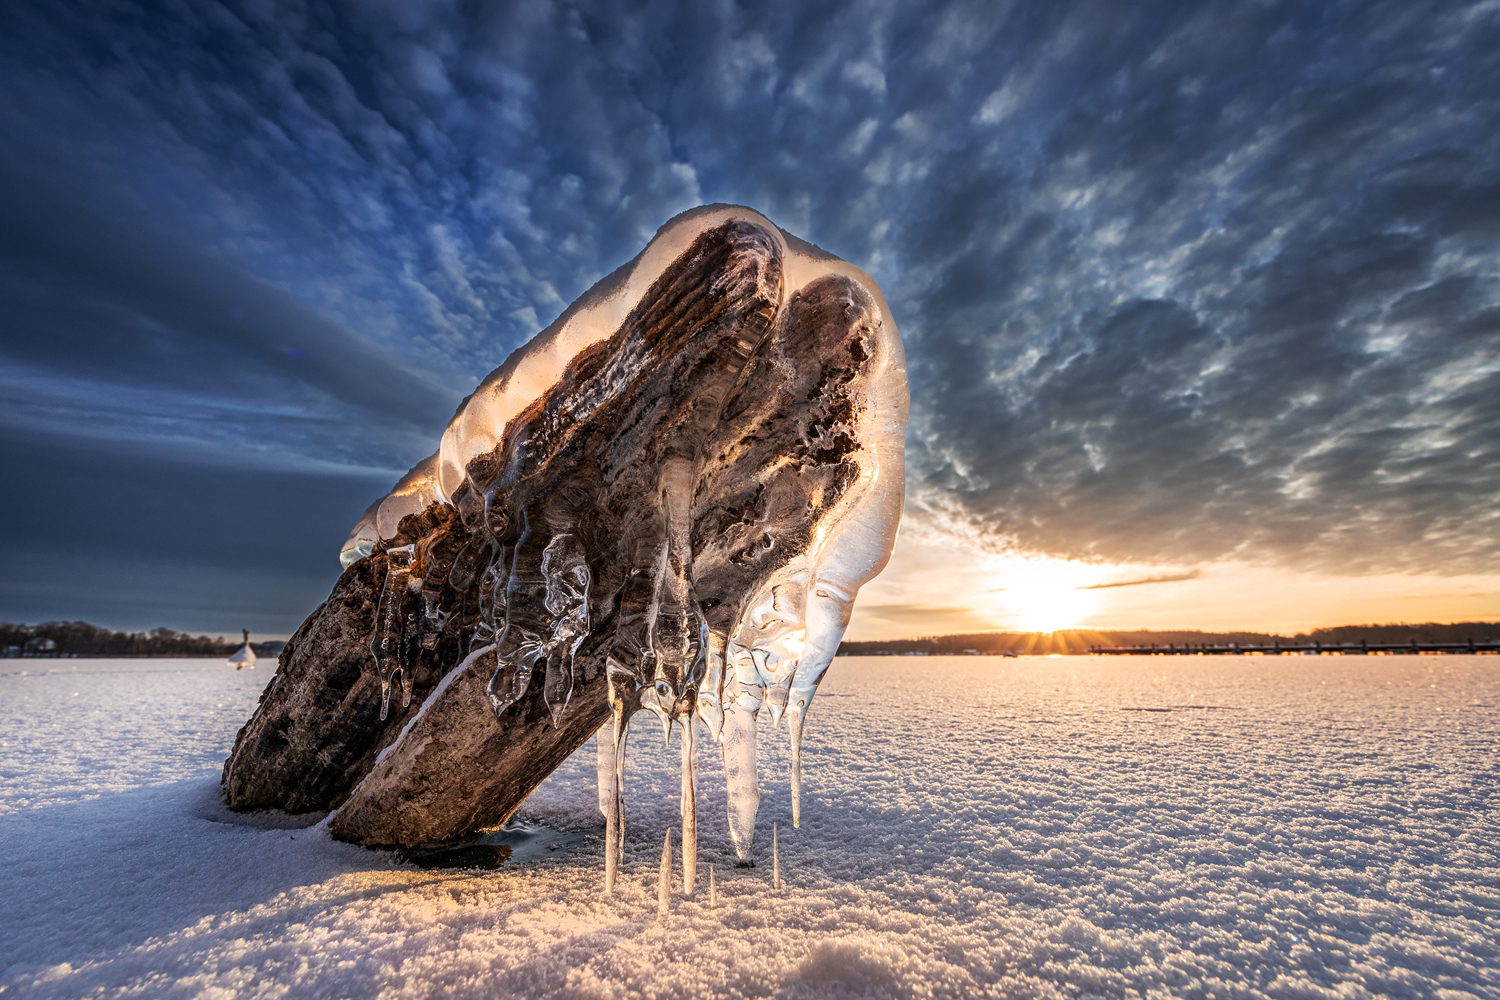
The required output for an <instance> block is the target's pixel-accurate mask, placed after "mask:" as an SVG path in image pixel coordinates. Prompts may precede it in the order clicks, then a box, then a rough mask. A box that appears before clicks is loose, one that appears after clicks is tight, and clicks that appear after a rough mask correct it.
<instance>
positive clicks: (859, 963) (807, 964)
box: [0, 656, 1500, 1000]
mask: <svg viewBox="0 0 1500 1000" xmlns="http://www.w3.org/2000/svg"><path fill="white" fill-rule="evenodd" d="M270 666H272V664H269V663H266V664H263V665H262V667H261V669H258V670H256V671H254V672H250V671H244V672H239V673H236V672H235V671H234V670H232V669H230V668H227V667H225V666H223V665H222V663H216V662H208V661H201V660H154V661H149V660H113V661H110V660H92V661H89V660H77V661H50V662H49V661H36V660H33V661H15V660H11V661H4V662H0V872H3V873H4V874H3V880H0V984H3V985H0V994H3V995H5V996H28V997H30V996H37V997H66V998H79V997H94V996H109V997H113V996H129V997H151V998H157V997H163V998H166V997H205V998H208V997H212V998H229V997H292V998H313V997H361V998H363V997H408V996H409V997H423V996H453V997H484V998H491V997H505V996H560V997H561V996H568V997H625V996H634V995H638V994H639V995H645V996H682V997H698V996H769V995H775V996H779V997H856V996H858V997H866V996H868V997H884V996H900V997H908V996H910V997H925V996H1017V997H1029V996H1106V997H1114V996H1133V995H1136V994H1141V995H1145V994H1153V993H1154V994H1157V995H1172V996H1187V997H1204V998H1214V1000H1220V998H1225V1000H1227V998H1234V997H1251V996H1262V995H1264V996H1272V997H1282V998H1298V1000H1300V998H1312V997H1343V998H1357V997H1363V996H1368V995H1381V994H1384V995H1388V996H1392V997H1425V996H1433V997H1441V998H1444V1000H1460V998H1465V997H1468V996H1470V995H1473V996H1478V997H1500V945H1497V942H1500V862H1497V845H1500V811H1497V806H1500V787H1497V778H1500V773H1497V770H1500V769H1497V760H1496V739H1495V737H1496V724H1497V714H1496V713H1497V704H1500V657H1437V656H1434V657H1379V658H1377V657H1371V658H1333V657H1323V658H1312V657H1297V658H1293V657H1283V658H1208V659H1203V658H1179V657H1157V658H1143V659H1108V660H1107V659H1103V658H1101V659H1098V660H1090V659H1088V658H1068V659H1044V658H1034V659H1033V658H1023V659H1020V660H1016V659H990V658H980V657H964V658H953V659H946V658H922V659H918V658H869V659H841V660H838V661H836V662H835V663H834V666H833V669H832V670H831V671H830V674H829V677H828V680H827V681H826V682H825V684H824V687H823V690H822V692H821V693H820V695H819V697H818V700H817V702H816V703H815V704H814V706H813V710H812V714H811V719H810V723H809V729H808V735H807V743H806V761H807V764H806V777H805V787H806V801H805V803H804V807H803V827H802V829H800V830H792V829H790V805H789V801H788V796H787V790H786V781H785V772H786V761H787V754H786V740H785V735H784V734H783V733H779V732H778V733H777V734H775V735H773V736H770V737H768V738H764V739H763V745H762V758H761V759H762V765H763V771H762V789H763V799H762V805H761V813H760V826H759V832H758V834H757V846H758V850H759V853H760V854H761V856H762V858H763V863H762V865H761V866H760V867H758V868H755V869H735V868H734V867H732V866H731V858H732V852H731V851H730V850H729V847H728V844H727V838H726V834H725V821H724V810H723V806H722V795H723V782H722V770H721V768H720V767H719V766H718V765H717V762H716V761H715V760H714V755H712V754H705V755H704V757H705V759H704V760H703V761H702V762H701V764H700V774H701V777H702V792H701V796H702V800H701V809H700V811H701V816H702V819H701V821H700V823H701V827H702V860H703V862H704V863H705V866H706V863H707V862H710V861H712V862H715V863H716V865H717V875H718V886H719V894H720V906H719V908H718V909H717V910H709V909H708V908H707V905H706V895H707V894H706V892H705V891H704V885H703V883H701V882H700V886H699V891H698V894H697V895H696V896H695V897H694V898H692V899H687V898H683V897H682V896H681V894H680V891H679V892H678V894H677V895H676V896H675V897H674V900H673V912H672V915H671V916H670V918H668V920H667V921H666V922H664V923H659V922H658V921H657V919H656V861H657V858H658V857H659V855H660V850H661V837H662V831H663V830H664V829H665V827H666V826H667V825H668V824H672V825H675V824H676V797H675V790H676V781H677V771H676V766H675V760H676V757H677V748H676V745H675V744H674V746H673V748H672V750H671V751H670V752H663V751H662V749H661V746H662V740H661V736H660V727H659V726H658V725H657V724H656V722H655V721H654V719H651V718H650V717H649V716H643V717H640V718H639V719H638V723H637V727H636V728H635V730H634V731H633V734H632V741H631V753H630V758H629V772H630V773H629V779H628V793H629V800H628V801H629V805H628V809H629V817H630V824H629V825H630V830H629V834H630V840H629V842H628V844H627V851H626V872H625V877H623V878H622V880H621V885H620V887H619V890H618V891H617V893H616V895H615V896H614V897H605V896H604V895H603V893H602V845H601V840H602V837H601V836H599V835H597V834H591V835H590V836H589V837H587V838H586V839H585V843H584V846H582V847H581V848H578V849H575V850H573V851H571V852H569V853H567V854H565V855H563V856H560V857H553V858H551V859H549V860H547V861H542V862H536V863H533V864H529V865H523V866H517V867H514V868H502V869H500V870H498V871H492V872H459V871H424V870H419V869H416V868H413V867H411V866H409V865H405V864H403V863H401V862H399V861H397V860H395V859H394V858H392V857H391V856H390V855H386V854H380V853H375V852H369V851H365V850H362V849H360V848H356V847H351V846H348V845H344V844H339V843H335V842H333V841H331V840H330V839H328V837H327V836H326V835H325V834H323V833H322V832H321V830H320V829H319V828H303V827H300V826H298V825H297V821H296V820H294V819H291V818H285V817H283V821H282V822H281V823H279V824H277V823H274V822H273V821H269V820H266V819H265V818H264V817H262V818H260V819H258V820H256V821H254V822H252V821H249V820H246V819H244V818H241V817H235V816H233V815H231V814H228V813H226V812H225V811H224V810H223V809H222V807H221V806H220V805H219V804H218V799H217V788H218V776H219V768H220V765H221V762H222V760H223V758H224V756H225V755H226V754H227V752H228V750H229V747H230V745H231V744H232V742H233V739H234V733H235V730H236V729H237V728H238V727H239V725H240V724H241V723H242V722H243V721H244V720H245V719H246V718H247V717H248V716H249V714H250V712H251V710H252V709H253V706H254V704H255V699H256V696H257V695H258V693H259V689H260V687H261V685H263V684H264V683H265V682H266V681H267V680H268V679H269V677H270V673H271V671H270V670H269V669H267V668H268V667H270ZM705 742H706V741H705ZM523 815H524V816H526V817H528V818H530V819H533V820H538V821H541V822H545V823H547V824H549V825H551V826H553V827H556V828H579V827H594V826H595V825H596V824H597V823H598V814H597V812H596V811H595V792H594V761H593V750H592V745H590V746H589V747H585V749H584V750H583V751H582V752H581V753H580V754H578V755H576V756H575V757H574V758H573V759H572V760H570V761H569V762H568V763H567V764H566V765H564V767H563V768H561V769H560V770H559V771H558V772H557V773H556V774H555V775H554V776H553V777H552V778H551V779H549V781H548V782H547V783H546V784H545V785H544V786H543V787H542V788H541V789H539V790H538V792H537V793H536V794H535V795H533V796H532V798H531V800H530V801H529V802H528V803H527V805H526V806H525V807H524V808H523ZM773 821H775V822H777V823H779V824H780V829H781V848H782V865H783V874H784V877H785V879H786V887H785V888H784V889H782V890H781V891H779V892H778V891H773V890H772V888H771V886H770V865H769V849H770V839H771V838H770V830H771V824H772V822H773ZM301 822H304V823H305V822H306V821H305V820H302V821H301ZM278 827H280V828H278ZM679 890H680V885H679Z"/></svg>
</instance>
